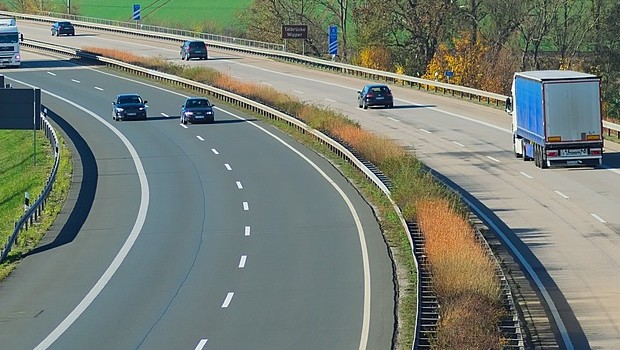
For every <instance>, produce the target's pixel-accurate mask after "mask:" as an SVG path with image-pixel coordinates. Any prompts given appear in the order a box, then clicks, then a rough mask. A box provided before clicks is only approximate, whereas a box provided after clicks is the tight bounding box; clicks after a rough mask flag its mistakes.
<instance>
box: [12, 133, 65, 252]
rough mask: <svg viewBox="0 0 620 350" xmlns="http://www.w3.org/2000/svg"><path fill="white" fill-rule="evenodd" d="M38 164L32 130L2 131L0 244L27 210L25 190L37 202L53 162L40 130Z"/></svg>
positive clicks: (32, 200)
mask: <svg viewBox="0 0 620 350" xmlns="http://www.w3.org/2000/svg"><path fill="white" fill-rule="evenodd" d="M37 136H38V137H37V164H36V166H35V165H34V164H33V163H34V161H33V154H34V150H33V135H32V131H24V130H0V145H2V152H1V153H0V184H2V185H0V244H1V245H4V244H6V239H7V237H8V236H9V235H10V234H11V233H12V232H13V228H14V227H15V222H16V221H17V219H19V217H20V216H21V214H22V213H23V212H24V193H25V192H26V191H28V192H30V203H31V204H32V203H34V201H35V199H36V198H37V196H38V195H39V193H40V192H41V191H42V190H43V187H44V186H45V182H46V181H47V177H48V176H49V173H50V171H51V169H52V166H53V164H54V159H53V156H52V154H51V152H50V144H49V141H48V140H47V139H46V138H45V135H44V134H43V132H41V131H37Z"/></svg>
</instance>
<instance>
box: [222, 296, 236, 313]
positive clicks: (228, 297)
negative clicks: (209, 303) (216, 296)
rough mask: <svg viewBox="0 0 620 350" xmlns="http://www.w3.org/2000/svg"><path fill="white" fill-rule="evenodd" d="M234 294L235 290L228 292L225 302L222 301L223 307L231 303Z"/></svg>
mask: <svg viewBox="0 0 620 350" xmlns="http://www.w3.org/2000/svg"><path fill="white" fill-rule="evenodd" d="M234 295H235V293H234V292H228V294H226V299H224V302H223V303H222V309H225V308H227V307H228V305H230V302H231V301H232V298H233V296H234Z"/></svg>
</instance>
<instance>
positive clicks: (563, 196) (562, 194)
mask: <svg viewBox="0 0 620 350" xmlns="http://www.w3.org/2000/svg"><path fill="white" fill-rule="evenodd" d="M553 192H555V194H557V195H558V196H560V197H562V198H564V199H570V197H569V196H567V195H565V194H564V193H562V192H560V191H553Z"/></svg>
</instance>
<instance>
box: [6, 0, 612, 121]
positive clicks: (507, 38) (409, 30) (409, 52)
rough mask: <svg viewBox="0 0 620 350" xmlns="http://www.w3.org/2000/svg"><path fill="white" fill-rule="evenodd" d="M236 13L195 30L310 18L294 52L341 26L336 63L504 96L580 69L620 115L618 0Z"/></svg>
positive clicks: (288, 3) (21, 2) (410, 1)
mask: <svg viewBox="0 0 620 350" xmlns="http://www.w3.org/2000/svg"><path fill="white" fill-rule="evenodd" d="M77 3H78V1H73V2H72V11H71V12H72V13H74V14H79V5H78V4H77ZM64 6H66V2H65V1H61V2H59V1H57V0H56V1H55V0H0V8H5V9H11V10H14V11H18V12H25V13H34V12H37V11H38V10H41V9H46V10H57V11H58V12H65V11H66V9H65V8H64ZM237 17H238V20H239V23H235V24H231V25H230V26H227V27H225V28H218V27H217V26H214V25H213V23H212V22H209V20H205V23H204V24H203V25H202V28H195V27H194V28H190V29H192V30H198V31H200V29H204V30H206V29H208V30H209V31H213V30H219V31H220V33H215V34H223V35H231V36H241V37H245V38H247V39H254V40H260V41H267V42H273V43H281V42H282V40H283V39H282V32H281V30H282V25H287V24H304V25H307V26H308V37H307V39H305V40H296V39H289V40H287V45H286V46H287V50H288V51H292V52H297V53H304V54H306V55H312V56H316V57H324V58H330V57H329V55H328V40H327V38H328V31H329V26H330V25H336V26H338V56H337V57H336V59H337V60H338V61H341V62H346V63H351V64H356V65H360V66H363V67H369V68H375V69H380V70H385V71H391V72H396V73H401V74H406V75H411V76H419V77H424V78H427V79H437V80H441V81H444V82H450V83H453V84H458V85H463V86H468V87H473V88H477V89H481V90H485V91H491V92H496V93H501V94H508V93H509V91H510V84H511V80H512V75H513V74H514V72H516V71H525V70H538V69H572V70H578V71H582V72H587V73H592V74H596V75H599V76H601V77H602V78H603V88H602V96H603V110H604V113H605V115H606V116H607V117H609V118H615V119H620V36H618V33H620V21H618V18H620V2H618V1H617V0H518V1H506V0H382V1H369V0H252V2H251V3H250V5H249V6H248V8H247V9H245V10H244V11H242V12H241V13H239V14H238V16H237ZM152 24H157V23H152ZM183 25H184V24H183V23H179V24H178V26H179V27H181V28H183ZM185 25H187V24H185ZM185 29H188V28H185ZM446 72H451V73H452V74H446ZM447 75H451V76H450V77H448V76H447Z"/></svg>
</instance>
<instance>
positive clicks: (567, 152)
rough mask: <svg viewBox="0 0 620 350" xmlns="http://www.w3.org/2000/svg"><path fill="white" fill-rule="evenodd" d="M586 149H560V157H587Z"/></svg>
mask: <svg viewBox="0 0 620 350" xmlns="http://www.w3.org/2000/svg"><path fill="white" fill-rule="evenodd" d="M587 155H588V150H587V149H583V148H582V149H561V150H560V156H562V157H574V156H587Z"/></svg>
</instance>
